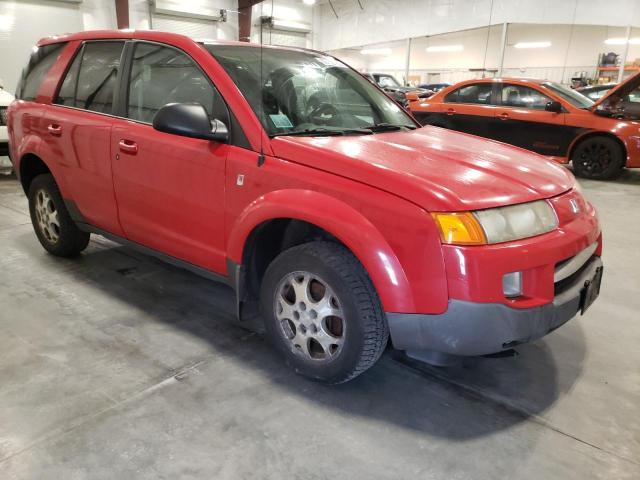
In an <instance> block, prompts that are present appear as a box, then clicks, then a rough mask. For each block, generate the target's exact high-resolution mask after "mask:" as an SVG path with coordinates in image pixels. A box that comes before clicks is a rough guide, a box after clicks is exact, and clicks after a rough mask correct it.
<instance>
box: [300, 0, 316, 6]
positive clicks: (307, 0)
mask: <svg viewBox="0 0 640 480" xmlns="http://www.w3.org/2000/svg"><path fill="white" fill-rule="evenodd" d="M302 3H304V4H305V5H315V3H316V0H302Z"/></svg>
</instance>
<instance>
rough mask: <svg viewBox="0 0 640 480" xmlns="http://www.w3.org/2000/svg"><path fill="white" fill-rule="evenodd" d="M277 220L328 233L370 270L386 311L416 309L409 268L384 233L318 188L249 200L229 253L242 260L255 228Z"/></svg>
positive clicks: (233, 232) (230, 239)
mask: <svg viewBox="0 0 640 480" xmlns="http://www.w3.org/2000/svg"><path fill="white" fill-rule="evenodd" d="M277 218H293V219H296V220H303V221H305V222H308V223H311V224H313V225H316V226H318V227H320V228H322V229H323V230H325V231H327V232H329V233H330V234H331V235H333V236H334V237H336V238H337V239H338V240H340V241H341V242H342V243H344V245H346V246H347V248H349V250H351V252H353V254H354V255H355V256H356V257H357V258H358V260H359V261H360V262H361V263H362V265H363V266H364V268H365V269H366V270H367V272H368V274H369V276H370V277H371V280H372V281H373V284H374V286H375V288H376V290H377V292H378V295H379V297H380V300H381V302H382V306H383V308H384V310H385V311H387V312H410V311H414V301H413V295H412V292H411V289H410V288H409V282H408V280H407V277H406V275H405V272H404V270H403V268H402V266H401V265H400V262H399V261H398V259H397V257H396V255H395V253H394V252H393V250H392V249H391V247H390V246H389V244H388V243H387V241H386V240H385V238H384V237H383V236H382V234H381V233H380V232H379V231H378V230H377V229H376V227H375V226H374V225H373V224H372V223H371V222H370V221H369V220H367V219H366V218H365V217H364V216H363V215H362V214H361V213H360V212H358V211H357V210H356V209H354V208H353V207H351V206H350V205H348V204H346V203H344V202H341V201H340V200H337V199H336V198H334V197H331V196H329V195H326V194H323V193H319V192H315V191H313V190H298V189H291V190H277V191H274V192H270V193H268V194H266V195H263V196H261V197H259V198H258V199H256V200H254V201H253V202H252V203H250V204H249V205H248V206H247V207H246V208H245V209H244V211H243V212H242V213H241V214H240V216H239V217H238V218H237V219H236V221H235V223H234V224H233V226H232V227H231V232H230V234H229V236H228V242H227V256H228V257H229V258H230V259H231V260H233V261H234V262H236V263H242V254H243V250H244V247H245V244H246V241H247V238H248V237H249V235H250V234H251V232H252V231H253V230H254V228H256V227H257V226H258V225H260V224H262V223H263V222H266V221H269V220H274V219H277Z"/></svg>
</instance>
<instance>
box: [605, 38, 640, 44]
mask: <svg viewBox="0 0 640 480" xmlns="http://www.w3.org/2000/svg"><path fill="white" fill-rule="evenodd" d="M604 43H606V44H607V45H624V44H625V43H627V39H626V38H622V37H617V38H607V39H606V40H605V41H604ZM629 43H630V44H631V45H638V44H640V38H638V37H636V38H630V39H629Z"/></svg>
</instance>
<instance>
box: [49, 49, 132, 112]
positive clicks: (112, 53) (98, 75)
mask: <svg viewBox="0 0 640 480" xmlns="http://www.w3.org/2000/svg"><path fill="white" fill-rule="evenodd" d="M123 46H124V43H123V42H111V41H107V42H87V43H86V44H85V45H84V47H83V48H82V50H81V51H80V52H79V53H78V55H76V58H75V59H74V61H73V63H72V64H71V66H70V67H69V70H68V71H67V74H66V76H65V78H64V80H63V82H62V86H61V87H60V91H59V92H58V95H57V96H56V98H55V103H57V104H60V105H67V106H70V107H75V108H81V109H84V110H91V111H92V112H100V113H109V114H110V113H112V111H113V97H114V94H115V90H116V80H117V78H118V69H119V68H120V57H121V56H122V49H123Z"/></svg>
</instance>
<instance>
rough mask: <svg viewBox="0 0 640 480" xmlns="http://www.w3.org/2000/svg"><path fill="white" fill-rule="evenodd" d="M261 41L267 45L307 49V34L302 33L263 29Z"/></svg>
mask: <svg viewBox="0 0 640 480" xmlns="http://www.w3.org/2000/svg"><path fill="white" fill-rule="evenodd" d="M262 41H263V43H265V44H267V45H282V46H285V47H301V48H307V34H306V33H303V32H287V31H285V30H276V29H265V30H264V31H263V33H262Z"/></svg>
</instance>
